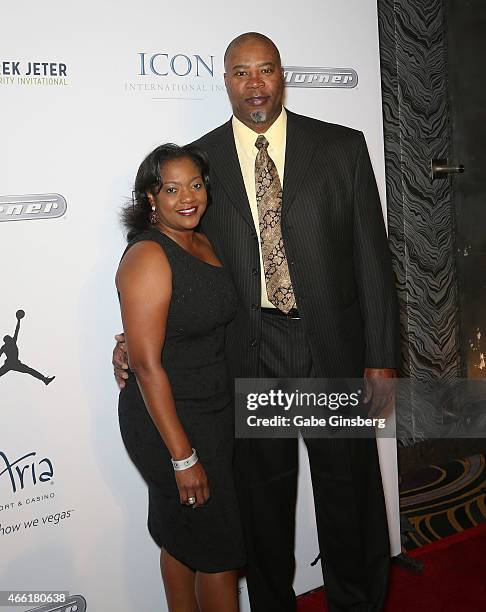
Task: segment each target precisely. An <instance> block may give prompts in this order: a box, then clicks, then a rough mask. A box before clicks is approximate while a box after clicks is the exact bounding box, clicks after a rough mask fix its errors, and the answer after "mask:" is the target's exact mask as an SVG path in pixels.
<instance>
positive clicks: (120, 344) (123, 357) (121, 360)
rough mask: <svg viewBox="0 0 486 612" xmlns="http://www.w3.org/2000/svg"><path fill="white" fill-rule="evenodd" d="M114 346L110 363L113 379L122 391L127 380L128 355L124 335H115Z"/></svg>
mask: <svg viewBox="0 0 486 612" xmlns="http://www.w3.org/2000/svg"><path fill="white" fill-rule="evenodd" d="M115 340H116V344H115V348H114V349H113V358H112V363H113V367H114V371H115V379H116V382H117V384H118V386H119V387H120V389H123V387H124V386H125V380H126V379H127V378H128V372H127V370H128V355H127V347H126V344H125V334H117V335H116V336H115Z"/></svg>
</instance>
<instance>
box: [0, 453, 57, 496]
mask: <svg viewBox="0 0 486 612" xmlns="http://www.w3.org/2000/svg"><path fill="white" fill-rule="evenodd" d="M53 476H54V467H53V465H52V461H51V460H50V459H49V458H48V457H43V458H42V459H39V457H38V456H37V453H36V452H35V451H32V452H31V453H26V454H25V455H22V456H21V457H18V458H17V459H10V458H9V457H7V455H6V454H5V453H4V452H3V451H0V483H2V482H7V483H8V484H9V488H10V490H11V492H12V493H17V491H23V490H24V488H25V487H26V486H27V485H31V486H36V485H38V484H39V483H43V482H49V481H50V480H51V479H52V477H53Z"/></svg>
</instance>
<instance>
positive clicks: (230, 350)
mask: <svg viewBox="0 0 486 612" xmlns="http://www.w3.org/2000/svg"><path fill="white" fill-rule="evenodd" d="M287 119H288V123H287V143H286V154H285V175H284V190H283V202H282V236H283V240H284V244H285V250H286V253H287V259H288V261H289V269H290V274H291V278H292V284H293V286H294V290H295V296H296V302H297V307H298V309H299V311H300V313H301V315H302V320H303V324H304V325H305V330H306V335H307V337H308V342H309V346H310V349H311V353H312V358H313V362H314V367H315V370H316V375H317V376H322V377H345V376H346V377H359V376H361V375H362V373H363V368H364V367H370V368H393V367H397V354H398V351H397V346H398V342H397V337H398V334H397V330H398V321H397V305H396V293H395V285H394V278H393V273H392V267H391V262H390V254H389V250H388V243H387V238H386V233H385V227H384V223H383V217H382V212H381V206H380V200H379V196H378V191H377V188H376V182H375V178H374V175H373V170H372V167H371V163H370V160H369V155H368V151H367V148H366V143H365V140H364V137H363V134H362V133H361V132H358V131H356V130H352V129H350V128H346V127H343V126H340V125H334V124H329V123H325V122H322V121H318V120H316V119H311V118H309V117H303V116H301V115H296V114H295V113H292V112H290V111H287ZM194 144H195V145H197V146H199V147H200V148H201V149H203V150H204V151H205V152H206V153H207V155H208V157H209V161H210V164H211V177H210V178H211V198H212V201H211V204H210V206H208V209H207V211H206V214H205V216H204V218H203V222H202V229H203V231H204V232H205V233H206V234H207V235H208V237H209V239H210V240H211V242H212V244H213V246H214V248H215V249H216V251H217V253H218V255H219V256H220V258H221V260H222V261H223V263H224V265H225V266H226V267H227V268H228V270H229V271H230V272H231V275H232V277H233V281H234V283H235V286H236V288H237V291H238V294H239V297H240V309H239V312H238V314H237V317H236V319H235V320H234V322H233V323H232V324H231V325H230V326H229V329H228V333H227V355H228V359H229V363H230V367H231V370H232V372H231V373H232V375H233V376H241V377H252V376H257V375H258V361H259V337H260V312H259V307H258V305H259V303H260V271H259V270H260V259H259V252H258V243H257V234H256V230H255V226H254V223H253V218H252V216H251V212H250V207H249V203H248V198H247V195H246V190H245V186H244V182H243V177H242V174H241V170H240V165H239V162H238V155H237V152H236V147H235V142H234V137H233V130H232V124H231V121H229V122H227V123H225V124H224V125H222V126H220V127H219V128H216V129H215V130H213V131H212V132H210V133H209V134H206V135H205V136H203V137H202V138H201V139H199V140H198V141H197V142H195V143H194Z"/></svg>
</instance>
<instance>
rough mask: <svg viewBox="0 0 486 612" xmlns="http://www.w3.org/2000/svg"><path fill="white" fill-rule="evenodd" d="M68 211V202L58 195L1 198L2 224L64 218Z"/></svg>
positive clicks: (0, 214)
mask: <svg viewBox="0 0 486 612" xmlns="http://www.w3.org/2000/svg"><path fill="white" fill-rule="evenodd" d="M66 209H67V203H66V200H65V199H64V198H63V196H62V195H59V194H58V193H43V194H34V195H23V196H0V222H1V221H26V220H29V219H55V218H56V217H62V216H63V215H64V214H65V212H66Z"/></svg>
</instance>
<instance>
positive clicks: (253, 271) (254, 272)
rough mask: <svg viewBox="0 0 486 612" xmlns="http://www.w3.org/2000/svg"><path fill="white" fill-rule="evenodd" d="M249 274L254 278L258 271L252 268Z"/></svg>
mask: <svg viewBox="0 0 486 612" xmlns="http://www.w3.org/2000/svg"><path fill="white" fill-rule="evenodd" d="M251 273H252V274H253V276H256V275H257V274H258V269H257V268H253V270H252V271H251Z"/></svg>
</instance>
